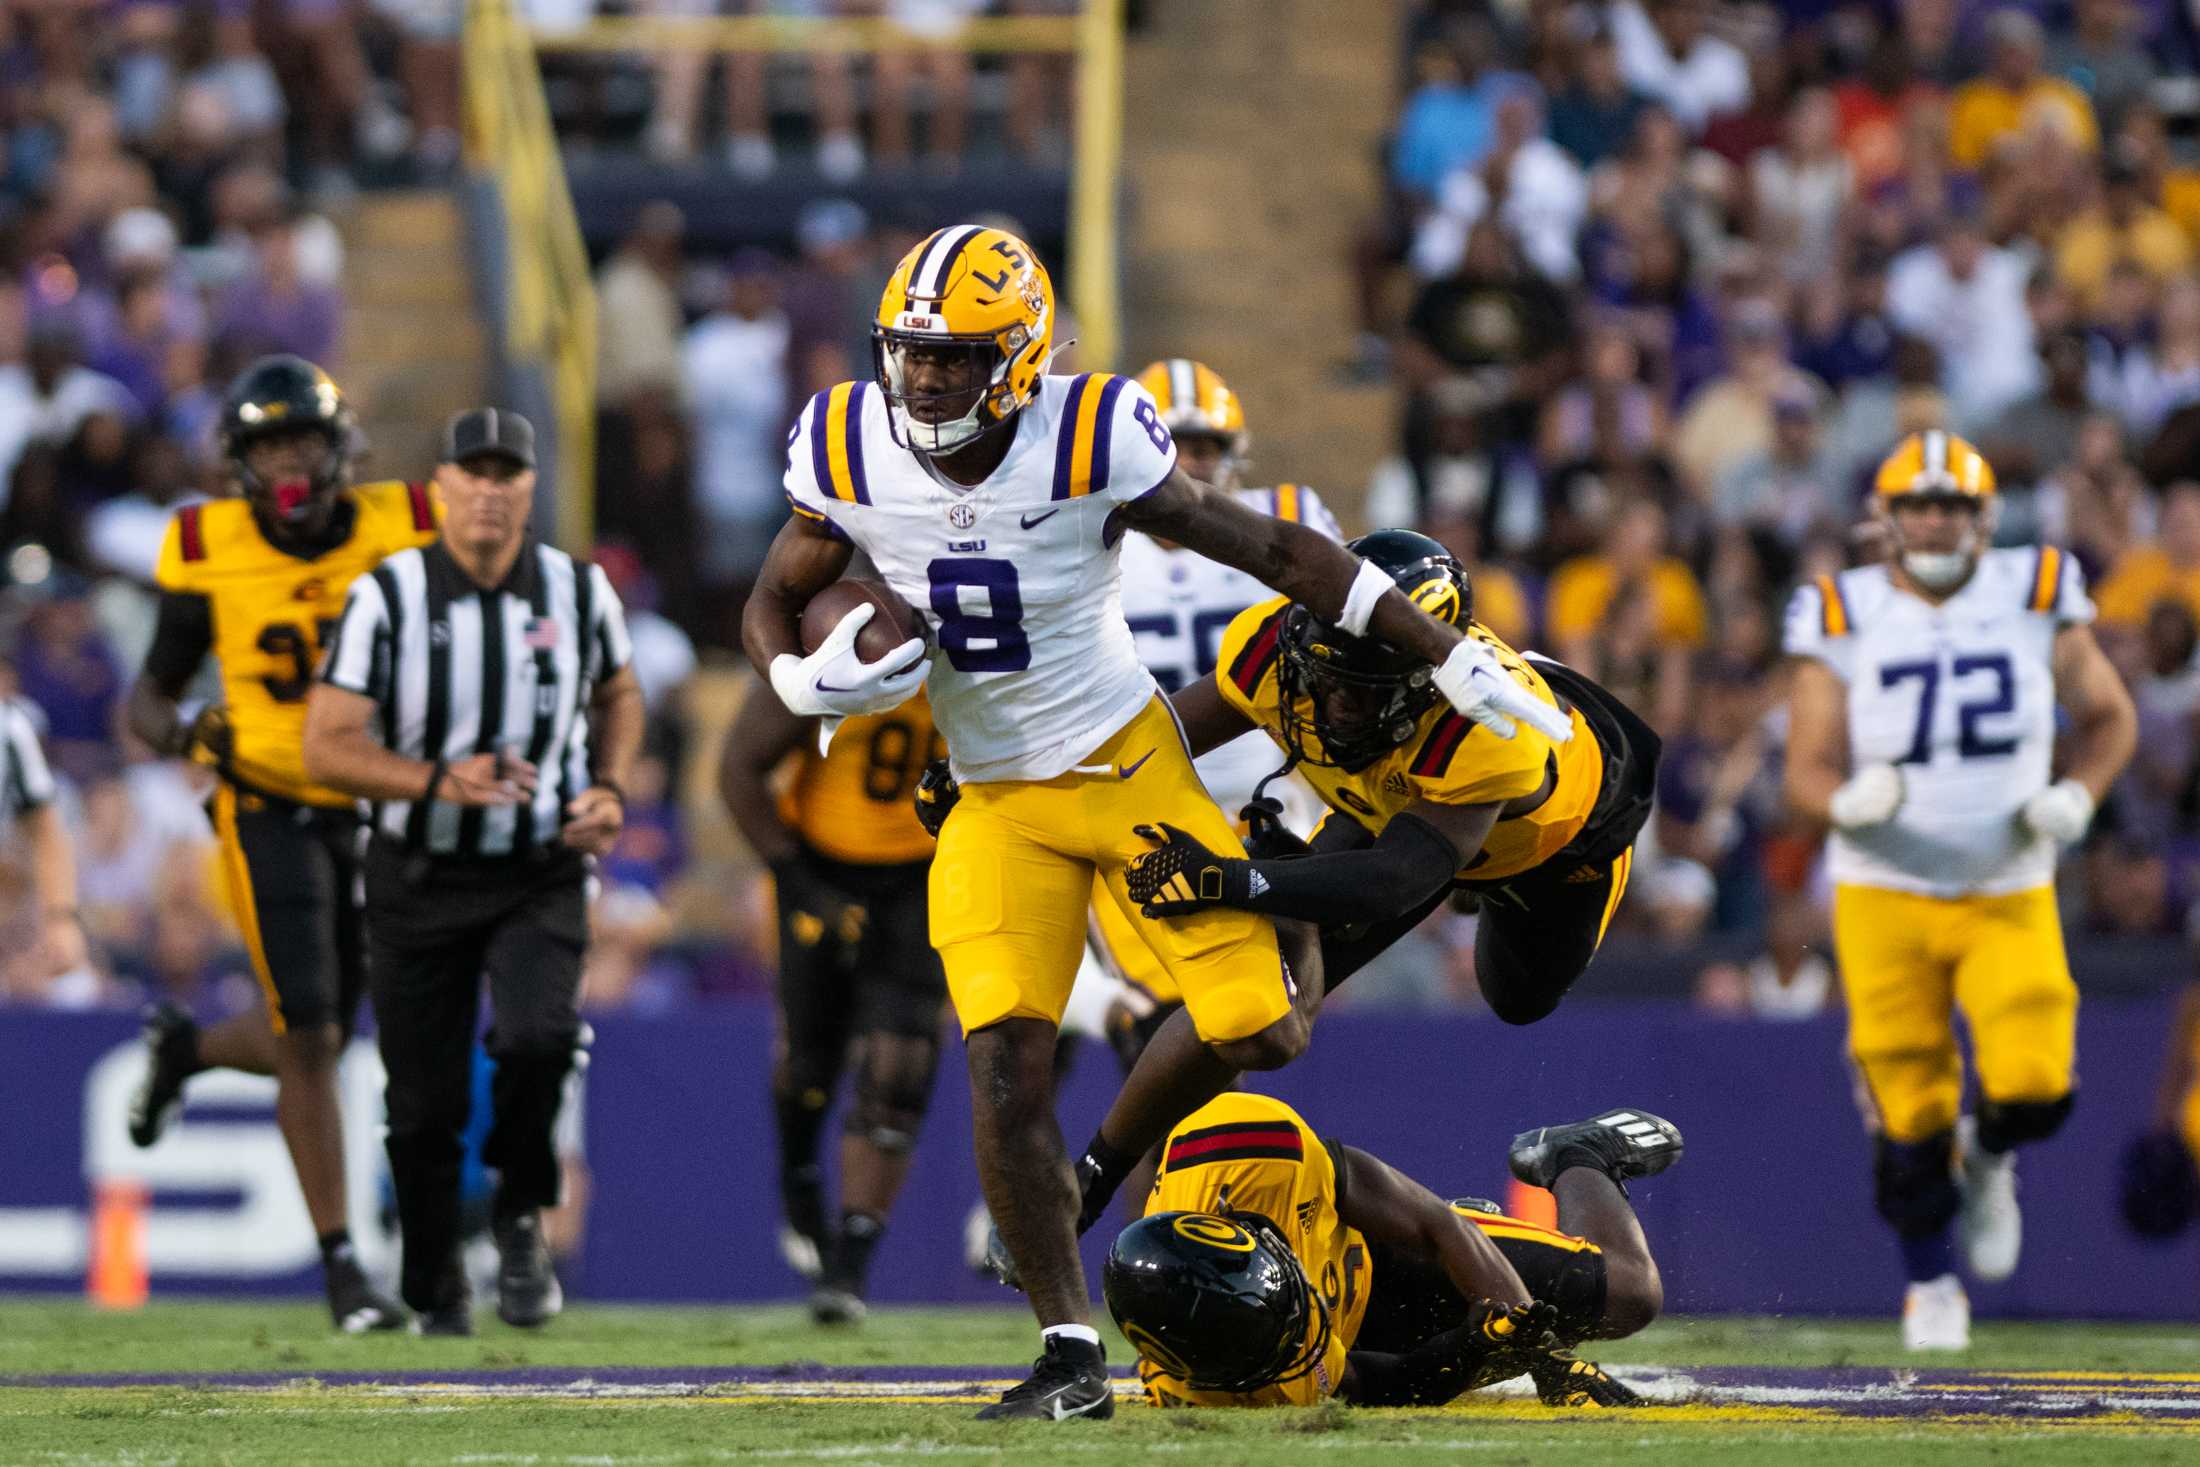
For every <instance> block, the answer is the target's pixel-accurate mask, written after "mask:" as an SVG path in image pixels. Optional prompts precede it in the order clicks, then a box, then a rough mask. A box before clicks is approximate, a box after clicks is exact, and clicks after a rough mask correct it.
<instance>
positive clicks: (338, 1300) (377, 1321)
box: [321, 1248, 406, 1335]
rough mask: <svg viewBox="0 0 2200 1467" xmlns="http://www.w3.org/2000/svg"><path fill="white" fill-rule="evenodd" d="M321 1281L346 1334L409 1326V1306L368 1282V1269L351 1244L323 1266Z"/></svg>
mask: <svg viewBox="0 0 2200 1467" xmlns="http://www.w3.org/2000/svg"><path fill="white" fill-rule="evenodd" d="M321 1282H322V1283H323V1284H324V1285H325V1286H326V1287H327V1290H328V1313H329V1318H330V1319H331V1320H332V1321H334V1323H335V1325H336V1327H337V1328H338V1329H339V1330H342V1331H343V1332H344V1333H345V1334H347V1335H365V1334H374V1333H376V1332H378V1331H381V1330H392V1329H403V1328H404V1327H405V1324H406V1318H405V1306H404V1305H402V1304H400V1303H398V1302H397V1301H396V1300H395V1299H392V1298H391V1297H390V1296H389V1295H387V1294H385V1293H383V1292H382V1291H381V1290H379V1289H377V1288H376V1287H375V1286H374V1285H373V1284H371V1283H369V1282H367V1275H366V1273H365V1271H364V1270H362V1269H361V1268H360V1267H359V1260H358V1259H356V1258H354V1257H353V1256H352V1255H351V1250H350V1249H349V1248H346V1249H345V1250H344V1252H343V1256H341V1257H338V1258H331V1259H330V1260H328V1262H326V1263H324V1264H323V1265H322V1266H321Z"/></svg>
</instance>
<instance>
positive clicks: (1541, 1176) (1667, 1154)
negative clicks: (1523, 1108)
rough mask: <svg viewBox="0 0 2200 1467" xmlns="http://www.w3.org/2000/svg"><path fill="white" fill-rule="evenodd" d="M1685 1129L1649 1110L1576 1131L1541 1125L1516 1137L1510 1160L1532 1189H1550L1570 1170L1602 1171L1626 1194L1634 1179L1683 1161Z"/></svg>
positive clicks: (1579, 1125) (1594, 1121)
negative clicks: (1587, 1169)
mask: <svg viewBox="0 0 2200 1467" xmlns="http://www.w3.org/2000/svg"><path fill="white" fill-rule="evenodd" d="M1681 1150H1682V1147H1681V1133H1680V1128H1679V1127H1678V1126H1675V1125H1674V1124H1673V1123H1672V1122H1671V1121H1669V1120H1666V1119H1664V1118H1663V1117H1661V1116H1654V1115H1652V1114H1650V1112H1648V1111H1646V1110H1608V1111H1606V1112H1605V1113H1604V1114H1603V1115H1600V1116H1594V1117H1591V1118H1590V1119H1588V1120H1586V1121H1577V1122H1575V1123H1574V1124H1573V1125H1571V1126H1541V1127H1538V1128H1537V1129H1535V1130H1533V1131H1522V1132H1521V1133H1520V1134H1519V1135H1517V1136H1515V1137H1513V1143H1512V1150H1511V1152H1510V1154H1509V1155H1508V1156H1507V1157H1506V1160H1507V1161H1508V1162H1509V1163H1510V1164H1511V1166H1512V1174H1513V1175H1514V1176H1516V1177H1518V1178H1519V1179H1520V1180H1521V1181H1523V1182H1526V1183H1527V1184H1528V1185H1529V1186H1531V1187H1548V1186H1550V1185H1551V1184H1552V1183H1553V1182H1555V1181H1557V1180H1558V1174H1559V1173H1560V1172H1563V1171H1565V1170H1567V1169H1568V1168H1570V1167H1577V1166H1585V1167H1589V1168H1591V1169H1593V1170H1595V1171H1600V1172H1602V1173H1604V1175H1606V1176H1608V1177H1610V1178H1611V1179H1612V1180H1613V1181H1614V1182H1615V1183H1617V1184H1618V1186H1619V1189H1620V1191H1621V1193H1622V1194H1624V1193H1625V1192H1626V1190H1627V1182H1628V1179H1629V1178H1632V1177H1654V1176H1656V1175H1657V1174H1658V1173H1659V1172H1662V1171H1664V1170H1665V1169H1666V1168H1667V1167H1669V1166H1671V1165H1672V1164H1673V1163H1674V1162H1676V1161H1679V1160H1680V1159H1681Z"/></svg>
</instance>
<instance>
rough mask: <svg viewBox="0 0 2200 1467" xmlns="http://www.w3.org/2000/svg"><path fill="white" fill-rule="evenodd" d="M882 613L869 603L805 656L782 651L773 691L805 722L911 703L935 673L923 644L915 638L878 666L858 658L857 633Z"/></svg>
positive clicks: (775, 668) (773, 670)
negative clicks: (931, 673)
mask: <svg viewBox="0 0 2200 1467" xmlns="http://www.w3.org/2000/svg"><path fill="white" fill-rule="evenodd" d="M877 614H878V607H877V606H875V605H871V604H869V603H866V604H864V605H862V606H858V607H857V608H856V609H855V610H853V611H851V612H849V613H848V614H847V615H846V616H844V617H842V618H841V619H840V620H839V622H838V623H836V624H835V625H834V627H833V629H832V631H831V632H829V633H828V634H827V635H826V637H825V640H824V641H822V642H820V643H819V644H818V647H817V650H816V651H815V652H812V653H811V654H810V655H809V656H807V657H797V656H795V655H794V654H793V653H792V652H782V653H780V654H779V655H778V656H777V657H774V658H773V659H772V667H771V676H772V691H773V692H775V693H777V694H778V695H779V701H780V702H782V703H784V704H786V705H787V711H788V712H789V713H794V714H799V715H800V716H802V717H804V718H820V717H832V716H839V717H842V718H848V717H853V716H854V715H856V714H859V713H884V712H885V711H886V710H887V709H889V708H895V707H899V706H900V705H901V704H902V703H904V702H906V701H908V699H909V698H910V697H911V696H913V695H914V694H915V693H916V691H917V689H919V688H921V687H923V686H924V678H925V674H926V673H928V672H930V671H931V670H932V664H931V662H930V661H929V660H928V659H927V658H926V657H925V655H924V642H923V640H922V639H921V638H918V637H911V638H910V639H909V640H908V641H906V642H904V643H902V644H901V645H900V646H899V647H896V648H895V649H894V650H893V651H891V652H889V653H887V654H886V655H885V656H884V657H881V658H880V659H879V660H878V661H876V662H865V661H864V660H863V659H862V658H860V657H858V656H857V655H856V633H857V632H860V631H862V630H863V624H864V623H865V622H867V621H869V620H870V619H871V618H872V617H873V616H876V615H877Z"/></svg>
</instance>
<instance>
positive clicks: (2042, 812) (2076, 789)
mask: <svg viewBox="0 0 2200 1467" xmlns="http://www.w3.org/2000/svg"><path fill="white" fill-rule="evenodd" d="M2024 823H2025V824H2026V825H2028V826H2030V827H2031V828H2032V829H2033V830H2034V831H2035V832H2037V833H2038V834H2040V835H2044V836H2046V837H2047V838H2048V839H2049V840H2051V841H2053V842H2054V843H2055V844H2056V845H2059V846H2068V845H2075V844H2077V842H2078V841H2079V840H2080V839H2082V838H2083V837H2084V835H2085V832H2086V828H2087V827H2088V826H2090V825H2091V824H2092V823H2093V791H2091V790H2089V789H2087V788H2086V787H2085V786H2084V785H2082V784H2080V783H2078V782H2077V781H2076V780H2074V779H2064V780H2057V781H2056V782H2055V783H2053V784H2051V785H2049V786H2048V787H2047V788H2046V789H2043V790H2041V791H2040V792H2039V793H2038V794H2036V795H2034V796H2033V797H2032V798H2031V799H2029V800H2026V801H2025V802H2024Z"/></svg>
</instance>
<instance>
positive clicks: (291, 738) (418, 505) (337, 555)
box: [153, 481, 436, 809]
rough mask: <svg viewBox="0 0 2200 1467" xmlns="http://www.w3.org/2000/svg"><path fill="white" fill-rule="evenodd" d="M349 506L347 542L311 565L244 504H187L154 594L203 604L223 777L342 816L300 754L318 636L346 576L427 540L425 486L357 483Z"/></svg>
mask: <svg viewBox="0 0 2200 1467" xmlns="http://www.w3.org/2000/svg"><path fill="white" fill-rule="evenodd" d="M349 498H350V503H351V508H350V509H349V511H348V513H349V514H350V515H351V520H352V523H351V534H350V535H349V536H347V537H346V538H345V539H344V541H343V543H342V544H340V545H337V546H335V547H333V548H331V549H329V550H325V551H323V552H322V553H321V554H319V555H316V556H313V557H311V558H307V557H304V556H297V555H292V554H290V553H289V552H287V551H284V550H279V549H277V548H276V547H275V546H273V545H271V544H269V543H268V540H267V537H266V536H265V535H263V534H261V533H260V526H259V522H258V521H256V520H255V519H253V518H252V507H251V506H250V505H249V504H247V503H246V502H245V501H244V500H242V499H217V500H214V501H213V502H212V503H209V504H194V505H188V506H186V507H185V508H183V509H180V510H177V511H176V514H175V517H174V518H173V519H171V520H170V521H169V522H168V533H167V536H166V538H165V539H163V540H162V541H161V546H160V558H159V560H158V561H156V562H155V563H154V567H153V579H154V581H155V582H156V583H157V584H158V585H159V586H160V588H161V589H162V590H163V591H167V592H172V593H176V594H180V595H187V596H199V597H202V598H204V599H205V602H206V608H207V613H208V616H209V618H210V620H211V622H212V631H213V648H212V650H213V653H214V656H215V657H216V659H217V660H219V662H220V663H221V673H222V701H223V703H224V704H225V705H226V706H227V708H228V710H229V727H230V730H231V733H232V734H233V736H234V739H235V747H236V754H235V758H234V761H233V765H232V771H231V772H233V773H234V774H235V775H236V777H237V779H238V780H239V781H240V782H242V783H243V784H245V785H248V786H250V788H251V789H252V790H254V791H256V792H257V793H260V794H267V795H274V796H277V797H278V798H281V799H285V800H295V801H297V802H299V803H301V804H307V805H324V806H331V807H337V808H347V809H348V808H349V807H350V806H351V805H352V804H353V803H354V802H353V800H352V798H351V796H349V795H346V794H341V793H339V792H338V791H336V790H332V789H327V788H324V787H323V786H321V785H317V784H315V783H313V782H312V781H311V780H309V779H307V778H306V771H305V759H304V755H303V754H302V753H301V752H300V750H301V748H302V747H303V745H304V742H305V727H306V693H307V692H308V691H309V690H310V689H311V688H312V686H313V674H314V671H315V669H316V668H317V667H318V666H319V665H320V661H321V643H322V640H323V634H324V633H325V632H327V631H328V629H329V628H331V627H333V626H334V625H335V624H336V621H337V618H338V617H340V616H342V615H343V611H344V597H345V594H346V593H347V592H349V591H350V590H351V583H352V581H353V580H354V579H356V578H357V577H359V576H362V575H364V574H366V573H367V572H368V571H370V570H373V569H374V568H375V567H376V566H377V565H379V564H381V563H382V561H383V560H384V559H385V558H387V557H389V556H392V555H395V554H396V553H397V552H398V551H400V550H409V549H411V548H413V547H414V546H416V545H425V544H427V543H428V542H429V541H431V540H433V539H434V538H435V535H436V511H435V504H434V501H433V500H432V499H431V498H430V497H429V493H428V490H427V487H426V486H425V485H421V484H404V483H398V482H395V481H392V482H387V483H378V484H362V485H359V486H357V487H355V488H354V489H352V490H351V491H350V494H349ZM345 512H347V511H342V510H340V511H339V513H345Z"/></svg>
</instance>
